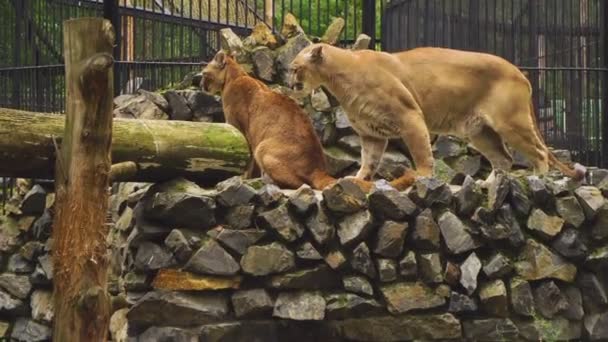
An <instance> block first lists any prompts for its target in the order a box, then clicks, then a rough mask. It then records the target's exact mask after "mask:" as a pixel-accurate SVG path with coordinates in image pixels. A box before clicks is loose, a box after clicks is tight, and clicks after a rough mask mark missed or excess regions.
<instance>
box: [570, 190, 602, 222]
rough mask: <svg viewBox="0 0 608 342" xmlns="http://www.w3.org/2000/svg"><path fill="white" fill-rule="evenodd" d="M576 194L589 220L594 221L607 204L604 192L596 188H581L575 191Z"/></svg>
mask: <svg viewBox="0 0 608 342" xmlns="http://www.w3.org/2000/svg"><path fill="white" fill-rule="evenodd" d="M574 194H575V195H576V198H578V200H579V202H580V204H581V207H583V211H584V212H585V217H586V218H587V220H593V219H594V218H595V216H596V215H597V212H598V211H599V210H600V208H602V207H603V206H604V204H605V203H606V200H605V199H604V196H603V195H602V192H601V191H600V190H599V189H598V188H596V187H594V186H581V187H579V188H577V189H576V190H574Z"/></svg>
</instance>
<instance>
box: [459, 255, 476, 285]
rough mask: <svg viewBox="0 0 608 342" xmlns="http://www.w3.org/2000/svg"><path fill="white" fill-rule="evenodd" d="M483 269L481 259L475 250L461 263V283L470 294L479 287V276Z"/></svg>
mask: <svg viewBox="0 0 608 342" xmlns="http://www.w3.org/2000/svg"><path fill="white" fill-rule="evenodd" d="M480 270H481V261H480V260H479V258H478V257H477V254H475V252H473V253H471V254H469V256H468V257H467V259H466V260H465V261H464V262H463V263H462V265H460V272H461V274H460V284H462V286H463V287H464V288H465V290H467V293H468V294H469V295H472V294H473V292H475V290H476V289H477V276H478V275H479V271H480Z"/></svg>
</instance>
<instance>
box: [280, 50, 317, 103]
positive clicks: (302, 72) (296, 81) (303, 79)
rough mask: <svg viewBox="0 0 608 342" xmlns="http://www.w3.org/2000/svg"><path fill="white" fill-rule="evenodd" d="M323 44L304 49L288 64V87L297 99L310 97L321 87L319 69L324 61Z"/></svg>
mask: <svg viewBox="0 0 608 342" xmlns="http://www.w3.org/2000/svg"><path fill="white" fill-rule="evenodd" d="M324 48H325V47H324V44H313V45H309V46H307V47H306V48H304V49H303V50H302V51H300V53H298V55H297V56H296V57H295V58H294V59H293V61H292V62H291V64H289V71H288V86H289V87H290V88H291V90H293V95H294V96H295V97H298V98H302V97H305V96H307V95H310V93H311V92H312V90H314V89H317V88H319V87H320V86H321V78H320V75H319V67H320V66H321V65H322V64H323V60H324V59H325V55H324V51H323V50H324Z"/></svg>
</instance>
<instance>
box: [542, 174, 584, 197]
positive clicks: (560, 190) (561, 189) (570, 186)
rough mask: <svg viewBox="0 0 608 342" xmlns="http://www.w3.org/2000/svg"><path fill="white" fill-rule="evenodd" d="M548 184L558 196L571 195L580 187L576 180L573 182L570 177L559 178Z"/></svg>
mask: <svg viewBox="0 0 608 342" xmlns="http://www.w3.org/2000/svg"><path fill="white" fill-rule="evenodd" d="M547 185H548V187H549V189H551V192H552V193H553V195H554V196H556V197H563V196H567V195H570V194H571V193H572V192H573V191H574V190H575V189H576V188H577V187H578V186H577V184H576V182H573V181H572V179H569V178H562V179H557V180H554V181H552V182H550V183H549V184H547Z"/></svg>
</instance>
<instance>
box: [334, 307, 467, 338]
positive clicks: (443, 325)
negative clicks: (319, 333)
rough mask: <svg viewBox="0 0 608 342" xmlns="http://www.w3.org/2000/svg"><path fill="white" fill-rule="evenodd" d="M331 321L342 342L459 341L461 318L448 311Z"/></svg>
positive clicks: (460, 336)
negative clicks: (339, 333)
mask: <svg viewBox="0 0 608 342" xmlns="http://www.w3.org/2000/svg"><path fill="white" fill-rule="evenodd" d="M330 324H331V325H332V327H333V328H334V329H335V330H337V331H340V332H341V336H342V337H343V339H344V340H345V341H429V340H437V341H440V340H445V341H447V340H457V341H459V340H462V331H461V329H462V328H461V325H460V321H459V320H458V319H457V318H456V317H454V316H453V315H451V314H424V315H400V316H380V317H369V318H354V319H345V320H334V321H331V323H330Z"/></svg>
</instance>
